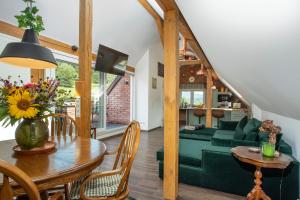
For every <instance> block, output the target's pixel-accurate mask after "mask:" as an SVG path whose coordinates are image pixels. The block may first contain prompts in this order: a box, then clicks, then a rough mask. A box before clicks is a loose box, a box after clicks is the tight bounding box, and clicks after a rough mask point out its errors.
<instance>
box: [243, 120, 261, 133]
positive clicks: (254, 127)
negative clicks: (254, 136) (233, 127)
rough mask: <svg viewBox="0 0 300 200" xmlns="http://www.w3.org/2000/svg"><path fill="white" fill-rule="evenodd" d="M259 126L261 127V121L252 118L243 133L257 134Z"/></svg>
mask: <svg viewBox="0 0 300 200" xmlns="http://www.w3.org/2000/svg"><path fill="white" fill-rule="evenodd" d="M260 125H261V121H259V120H257V119H255V118H252V119H250V120H249V121H248V122H247V124H246V126H245V127H244V129H243V131H244V132H245V134H246V135H247V134H248V133H250V132H253V131H255V132H258V129H259V127H260Z"/></svg>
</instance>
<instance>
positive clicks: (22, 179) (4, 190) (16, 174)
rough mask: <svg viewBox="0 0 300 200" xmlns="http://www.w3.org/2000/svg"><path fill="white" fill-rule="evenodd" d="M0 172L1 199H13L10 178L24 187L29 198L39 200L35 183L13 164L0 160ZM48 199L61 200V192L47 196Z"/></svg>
mask: <svg viewBox="0 0 300 200" xmlns="http://www.w3.org/2000/svg"><path fill="white" fill-rule="evenodd" d="M0 173H1V174H3V182H2V187H1V189H0V199H1V200H12V199H14V196H15V195H14V191H13V188H12V186H11V185H10V183H11V181H10V179H12V180H13V181H15V182H16V183H18V184H19V185H20V186H21V188H23V189H24V191H25V192H26V195H28V197H29V199H30V200H40V199H41V197H40V194H39V191H38V189H37V187H36V185H35V184H34V183H33V182H32V180H31V179H30V177H29V176H27V174H25V173H24V172H23V171H22V170H20V169H19V168H17V167H16V166H14V165H11V164H9V163H7V162H6V161H3V160H0ZM49 200H63V194H62V193H60V192H58V193H55V194H54V195H53V196H51V197H50V198H49Z"/></svg>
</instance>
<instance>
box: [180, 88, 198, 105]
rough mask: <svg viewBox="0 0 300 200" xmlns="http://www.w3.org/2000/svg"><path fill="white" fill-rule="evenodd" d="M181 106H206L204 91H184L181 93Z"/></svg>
mask: <svg viewBox="0 0 300 200" xmlns="http://www.w3.org/2000/svg"><path fill="white" fill-rule="evenodd" d="M180 103H181V105H182V106H183V105H191V106H199V105H202V104H204V91H202V90H182V91H181V92H180Z"/></svg>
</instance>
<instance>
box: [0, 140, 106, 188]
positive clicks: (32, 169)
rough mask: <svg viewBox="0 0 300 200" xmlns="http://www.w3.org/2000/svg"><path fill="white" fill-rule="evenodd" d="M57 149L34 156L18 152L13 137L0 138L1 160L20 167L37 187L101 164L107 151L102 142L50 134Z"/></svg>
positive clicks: (68, 178)
mask: <svg viewBox="0 0 300 200" xmlns="http://www.w3.org/2000/svg"><path fill="white" fill-rule="evenodd" d="M49 140H52V141H54V142H56V150H54V151H53V152H49V153H42V154H36V155H17V154H15V153H14V151H13V147H14V146H15V145H16V142H15V140H7V141H0V159H1V160H5V161H7V162H9V163H10V164H13V165H15V166H17V167H18V168H20V169H21V170H23V171H24V172H25V173H26V174H27V175H28V176H29V177H31V178H32V180H33V181H34V182H35V183H36V184H37V186H38V188H39V189H40V190H45V189H49V188H52V187H53V186H56V185H59V184H66V183H68V182H71V181H73V180H76V179H77V178H79V177H80V176H82V175H86V174H87V173H89V172H90V171H92V170H93V169H95V168H96V167H97V166H99V165H100V164H101V162H102V161H103V158H104V154H105V153H106V146H105V144H104V143H103V142H101V141H99V140H95V139H90V138H82V137H75V136H65V137H64V136H61V137H57V136H56V137H50V138H49Z"/></svg>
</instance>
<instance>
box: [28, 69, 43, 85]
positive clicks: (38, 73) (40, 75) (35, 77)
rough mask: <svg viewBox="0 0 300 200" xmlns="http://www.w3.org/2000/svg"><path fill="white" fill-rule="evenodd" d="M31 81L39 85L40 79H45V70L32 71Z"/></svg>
mask: <svg viewBox="0 0 300 200" xmlns="http://www.w3.org/2000/svg"><path fill="white" fill-rule="evenodd" d="M30 73H31V81H32V82H35V83H37V82H38V81H39V80H40V79H43V80H44V79H45V70H44V69H31V70H30Z"/></svg>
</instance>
